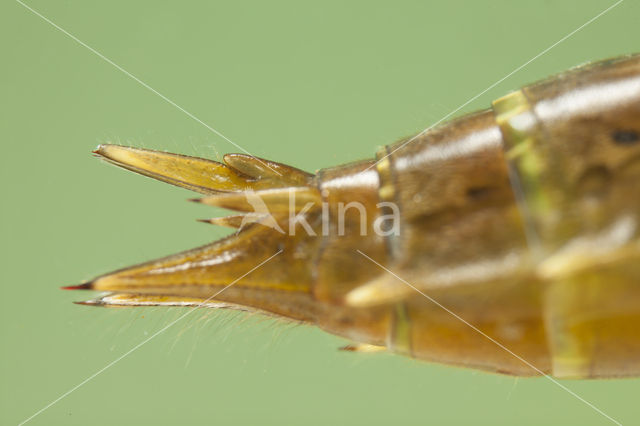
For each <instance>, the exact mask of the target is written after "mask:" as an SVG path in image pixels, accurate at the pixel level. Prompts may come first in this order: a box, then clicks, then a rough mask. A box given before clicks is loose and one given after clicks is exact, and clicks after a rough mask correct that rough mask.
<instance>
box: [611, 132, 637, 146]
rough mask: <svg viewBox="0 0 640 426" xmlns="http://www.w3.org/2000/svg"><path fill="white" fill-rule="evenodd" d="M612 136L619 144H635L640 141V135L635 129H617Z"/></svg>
mask: <svg viewBox="0 0 640 426" xmlns="http://www.w3.org/2000/svg"><path fill="white" fill-rule="evenodd" d="M611 137H612V138H613V140H614V141H615V143H616V144H618V145H634V144H636V143H637V142H639V141H640V136H639V135H638V132H636V131H635V130H616V131H615V132H613V134H612V135H611Z"/></svg>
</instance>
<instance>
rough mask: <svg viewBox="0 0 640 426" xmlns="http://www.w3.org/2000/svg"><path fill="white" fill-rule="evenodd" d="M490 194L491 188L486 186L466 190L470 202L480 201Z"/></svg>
mask: <svg viewBox="0 0 640 426" xmlns="http://www.w3.org/2000/svg"><path fill="white" fill-rule="evenodd" d="M490 192H491V188H489V187H488V186H473V187H471V188H469V189H467V197H469V198H471V199H472V200H482V199H483V198H486V197H487V196H488V195H489V193H490Z"/></svg>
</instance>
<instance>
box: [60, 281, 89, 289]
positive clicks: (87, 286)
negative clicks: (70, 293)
mask: <svg viewBox="0 0 640 426" xmlns="http://www.w3.org/2000/svg"><path fill="white" fill-rule="evenodd" d="M92 288H93V282H88V283H83V284H78V285H69V286H66V287H60V289H61V290H91V289H92Z"/></svg>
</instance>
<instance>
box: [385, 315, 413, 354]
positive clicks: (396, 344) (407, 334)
mask: <svg viewBox="0 0 640 426" xmlns="http://www.w3.org/2000/svg"><path fill="white" fill-rule="evenodd" d="M390 340H391V341H390V342H389V343H390V344H389V347H390V348H391V350H393V351H394V352H396V353H399V354H402V355H408V356H412V353H411V318H409V313H408V312H407V306H406V304H405V303H398V304H396V305H395V310H394V312H393V328H392V329H391V339H390Z"/></svg>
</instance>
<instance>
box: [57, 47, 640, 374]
mask: <svg viewBox="0 0 640 426" xmlns="http://www.w3.org/2000/svg"><path fill="white" fill-rule="evenodd" d="M94 153H95V155H97V156H98V157H100V158H101V159H103V160H106V161H107V162H109V163H113V164H115V165H117V166H120V167H122V168H125V169H128V170H131V171H133V172H136V173H139V174H142V175H145V176H148V177H151V178H154V179H157V180H160V181H164V182H167V183H170V184H173V185H176V186H179V187H182V188H186V189H188V190H191V191H195V192H197V193H199V194H201V195H202V196H201V198H198V199H196V200H195V201H197V202H200V203H203V204H205V205H211V206H216V207H222V208H225V209H229V210H232V211H235V212H236V214H233V215H230V216H226V217H217V218H213V219H207V220H203V221H204V222H207V223H211V224H214V225H221V226H228V227H232V228H234V229H235V230H236V231H235V232H234V233H232V234H230V235H229V236H227V237H225V238H223V239H221V240H219V241H215V242H213V243H211V244H207V245H205V246H202V247H198V248H195V249H192V250H188V251H185V252H182V253H178V254H174V255H171V256H168V257H164V258H161V259H156V260H151V261H149V262H146V263H143V264H139V265H135V266H131V267H128V268H124V269H121V270H118V271H114V272H111V273H107V274H104V275H101V276H99V277H97V278H95V279H93V280H91V281H88V282H84V283H82V284H80V285H75V286H70V287H65V288H67V289H82V290H94V291H100V292H103V293H102V294H101V295H99V296H97V297H95V298H93V299H90V300H86V301H83V302H78V303H80V304H83V305H90V306H103V307H110V306H129V307H141V306H184V307H192V308H193V307H197V308H228V309H239V310H244V311H250V312H258V313H262V314H265V315H271V316H275V317H278V318H282V319H285V320H288V321H294V322H299V323H305V324H309V325H313V326H317V327H320V328H321V329H323V330H325V331H327V332H329V333H332V334H334V335H338V336H341V337H344V338H346V339H349V340H350V341H352V342H353V344H351V345H349V346H346V347H345V349H348V350H352V351H362V352H365V351H390V352H393V353H397V354H401V355H406V356H409V357H412V358H416V359H420V360H424V361H428V362H437V363H443V364H448V365H455V366H461V367H468V368H474V369H479V370H484V371H489V372H495V373H501V374H508V375H514V376H537V375H551V376H554V377H558V378H594V379H596V378H612V377H631V376H639V375H640V227H639V222H638V219H639V215H640V183H639V182H640V55H638V54H636V55H626V56H622V57H617V58H612V59H607V60H602V61H598V62H593V63H589V64H585V65H582V66H579V67H576V68H573V69H570V70H568V71H565V72H563V73H561V74H558V75H555V76H552V77H550V78H547V79H545V80H542V81H540V82H537V83H534V84H531V85H528V86H525V87H523V88H521V89H520V90H517V91H514V92H512V93H509V94H507V95H506V96H504V97H502V98H499V99H497V100H495V101H493V102H492V104H491V107H490V108H488V109H486V110H482V111H478V112H475V113H471V114H468V115H464V116H461V117H458V118H455V119H453V120H451V121H450V122H447V123H444V124H442V125H439V126H437V127H434V128H430V129H428V130H426V131H424V132H421V133H420V134H418V135H416V136H414V137H412V138H408V139H404V140H401V141H399V142H396V143H394V144H391V145H388V146H385V147H383V148H381V149H380V150H378V152H377V154H376V156H375V158H372V159H368V160H364V161H357V162H353V163H349V164H345V165H340V166H336V167H331V168H327V169H322V170H319V171H318V172H316V173H307V172H305V171H302V170H299V169H297V168H294V167H291V166H288V165H284V164H281V163H277V162H274V161H270V160H266V159H262V158H258V157H254V156H251V155H247V154H227V155H225V156H224V159H223V162H216V161H212V160H209V159H203V158H196V157H190V156H185V155H179V154H171V153H166V152H160V151H153V150H147V149H141V148H133V147H125V146H119V145H110V144H105V145H100V146H99V147H98V148H97V149H96V150H95V151H94Z"/></svg>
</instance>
